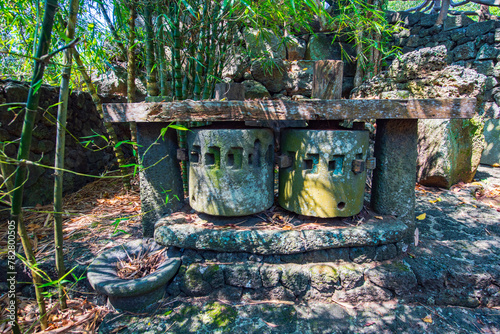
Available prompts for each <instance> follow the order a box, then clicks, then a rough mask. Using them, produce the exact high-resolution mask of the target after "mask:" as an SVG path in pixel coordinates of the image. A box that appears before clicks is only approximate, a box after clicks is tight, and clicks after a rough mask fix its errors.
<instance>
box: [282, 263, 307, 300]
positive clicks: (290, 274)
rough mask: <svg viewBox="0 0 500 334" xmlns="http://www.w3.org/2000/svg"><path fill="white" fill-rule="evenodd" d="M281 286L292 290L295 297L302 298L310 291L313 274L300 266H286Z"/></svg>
mask: <svg viewBox="0 0 500 334" xmlns="http://www.w3.org/2000/svg"><path fill="white" fill-rule="evenodd" d="M281 284H282V285H283V286H284V287H286V288H288V289H290V290H291V291H292V292H293V294H294V295H295V296H297V297H298V296H301V295H303V294H304V293H305V292H306V291H307V289H309V286H310V284H311V272H310V271H309V270H308V269H307V268H305V267H303V266H300V265H294V264H289V265H286V266H284V267H283V273H282V275H281Z"/></svg>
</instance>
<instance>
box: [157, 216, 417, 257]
mask: <svg viewBox="0 0 500 334" xmlns="http://www.w3.org/2000/svg"><path fill="white" fill-rule="evenodd" d="M410 225H411V224H405V223H404V222H402V221H401V220H400V219H398V218H391V217H390V216H385V218H384V219H383V220H379V219H373V218H371V219H369V220H368V221H367V222H365V223H364V224H363V225H360V226H353V227H345V228H331V227H323V228H319V229H304V230H280V229H251V230H237V229H213V228H208V227H204V226H203V225H200V224H195V223H180V224H179V223H174V224H172V223H171V220H170V219H169V218H168V217H167V218H163V219H160V220H159V221H158V222H157V223H156V226H155V237H154V238H155V241H156V242H157V243H159V244H161V245H163V246H167V247H170V246H176V247H179V248H189V249H198V250H212V251H216V252H247V253H253V254H260V255H273V254H277V255H286V254H297V253H303V252H310V251H316V250H323V249H331V248H341V247H362V246H379V245H385V244H389V243H396V242H398V241H400V240H402V239H403V238H404V237H405V236H406V235H407V234H408V233H409V231H410V230H412V228H411V227H410Z"/></svg>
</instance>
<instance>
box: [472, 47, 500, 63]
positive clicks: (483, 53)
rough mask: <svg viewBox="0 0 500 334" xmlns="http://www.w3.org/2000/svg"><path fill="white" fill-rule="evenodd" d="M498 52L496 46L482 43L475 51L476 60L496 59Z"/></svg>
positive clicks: (499, 50)
mask: <svg viewBox="0 0 500 334" xmlns="http://www.w3.org/2000/svg"><path fill="white" fill-rule="evenodd" d="M499 53H500V49H498V48H497V47H495V46H493V45H490V44H484V45H483V46H482V47H481V48H480V49H479V51H478V52H477V56H476V60H486V59H496V58H497V56H498V54H499Z"/></svg>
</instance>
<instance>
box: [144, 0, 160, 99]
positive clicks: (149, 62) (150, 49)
mask: <svg viewBox="0 0 500 334" xmlns="http://www.w3.org/2000/svg"><path fill="white" fill-rule="evenodd" d="M144 21H145V23H146V71H147V78H148V83H147V90H148V95H149V96H158V93H159V91H158V82H157V81H158V75H157V70H156V66H154V64H155V43H154V32H153V21H152V15H151V7H150V5H149V4H146V5H145V8H144Z"/></svg>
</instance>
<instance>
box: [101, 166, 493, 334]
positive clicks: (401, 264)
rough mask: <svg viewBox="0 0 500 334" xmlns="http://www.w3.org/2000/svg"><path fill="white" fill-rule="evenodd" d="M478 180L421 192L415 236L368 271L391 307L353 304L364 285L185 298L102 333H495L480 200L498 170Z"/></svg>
mask: <svg viewBox="0 0 500 334" xmlns="http://www.w3.org/2000/svg"><path fill="white" fill-rule="evenodd" d="M476 180H477V182H474V183H471V184H467V185H461V186H457V187H454V188H452V189H451V190H444V189H436V188H423V187H417V208H416V215H417V219H416V226H417V229H418V233H416V235H415V237H414V238H413V240H411V241H412V242H411V243H410V242H407V244H406V245H404V247H403V250H404V254H403V255H402V257H401V258H400V259H399V260H398V261H389V262H385V263H379V265H378V266H375V267H373V268H369V267H366V269H365V271H364V276H365V281H366V282H367V283H368V284H369V285H375V286H378V287H379V288H381V289H384V291H388V292H389V294H388V295H391V296H392V298H391V299H390V300H385V301H384V300H375V301H372V302H367V301H366V300H365V301H363V300H362V299H359V298H358V297H359V296H360V295H361V294H362V292H363V291H361V290H362V289H361V288H365V287H366V284H365V286H361V287H359V288H357V289H361V290H360V291H357V292H356V294H353V298H352V299H349V298H343V299H342V300H343V301H342V302H341V301H339V300H333V299H332V300H331V301H330V303H324V302H313V301H309V302H305V301H302V302H301V303H293V302H287V301H281V302H278V301H248V300H247V301H243V302H235V303H229V302H226V301H224V300H218V301H217V300H215V301H214V300H213V299H212V300H210V299H209V298H205V297H204V298H185V297H181V298H176V299H166V300H165V303H164V304H163V306H161V307H160V308H159V309H158V312H156V313H155V315H151V316H145V315H143V316H140V317H134V316H132V315H122V316H118V317H117V315H116V314H115V315H109V316H108V317H107V318H106V319H105V321H104V322H103V324H102V325H101V327H100V333H110V332H114V333H139V332H140V333H222V332H228V333H278V332H279V333H395V332H401V333H500V308H499V306H500V238H499V237H500V198H498V197H497V198H496V199H495V198H486V197H484V195H485V194H488V193H492V192H493V190H495V189H497V190H498V189H500V168H493V167H486V166H481V167H480V168H479V171H478V173H477V175H476ZM478 199H479V200H478ZM423 214H425V217H424V215H423ZM417 240H418V242H416V241H417ZM409 241H410V240H409ZM415 243H416V244H417V245H415ZM354 290H355V289H354Z"/></svg>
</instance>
